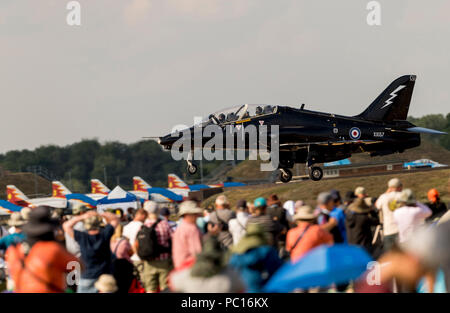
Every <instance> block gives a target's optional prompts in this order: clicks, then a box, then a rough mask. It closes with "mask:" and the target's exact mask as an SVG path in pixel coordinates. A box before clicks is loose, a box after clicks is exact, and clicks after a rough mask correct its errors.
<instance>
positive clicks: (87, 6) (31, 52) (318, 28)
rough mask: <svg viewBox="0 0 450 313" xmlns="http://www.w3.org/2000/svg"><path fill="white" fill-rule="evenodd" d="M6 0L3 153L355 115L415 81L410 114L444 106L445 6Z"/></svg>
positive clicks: (448, 84) (449, 18) (0, 78)
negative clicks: (214, 115) (221, 125)
mask: <svg viewBox="0 0 450 313" xmlns="http://www.w3.org/2000/svg"><path fill="white" fill-rule="evenodd" d="M68 2H69V1H66V0H39V1H33V0H27V1H25V0H1V2H0V101H1V112H2V116H1V117H2V122H1V123H0V133H1V135H2V141H1V145H0V152H5V151H8V150H11V149H24V148H28V149H32V148H35V147H37V146H39V145H43V144H70V143H73V142H75V141H78V140H80V139H82V138H93V137H98V138H99V139H101V140H102V141H104V140H120V141H123V142H134V141H138V140H140V139H141V138H142V137H143V136H157V135H162V134H165V133H166V132H168V131H170V129H171V128H172V126H174V125H175V124H180V123H184V124H192V121H193V120H192V117H193V116H195V115H197V116H198V115H201V116H205V115H208V113H210V112H214V111H217V110H219V109H221V108H224V107H228V106H232V105H236V104H242V103H267V104H290V105H295V106H298V105H300V104H301V103H306V107H307V108H308V109H313V110H319V111H328V112H333V113H338V114H344V115H353V114H358V113H360V112H361V111H363V110H364V108H365V107H366V106H367V105H369V104H370V102H371V101H372V100H373V99H374V98H375V97H376V96H377V95H378V94H379V93H380V92H381V91H382V90H383V89H384V88H385V87H386V86H387V85H388V84H389V83H390V82H391V81H392V80H394V79H395V78H397V77H398V76H400V75H403V74H416V75H417V76H418V78H417V82H416V87H415V91H414V94H413V100H412V103H411V107H410V114H411V115H413V116H421V115H424V114H429V113H448V112H449V111H450V110H449V103H450V64H449V63H450V62H449V56H450V41H449V38H450V2H449V1H445V0H433V1H423V0H415V1H412V0H401V1H400V0H396V1H390V0H389V1H388V0H380V1H379V2H380V4H381V22H382V25H381V26H368V25H367V23H366V16H367V14H368V11H367V9H366V4H367V3H368V2H369V1H363V0H346V1H323V0H310V1H301V0H277V1H274V0H220V1H219V0H127V1H126V0H121V1H111V0H80V1H79V2H80V3H81V24H82V25H81V26H68V25H67V24H66V15H67V13H68V10H67V9H66V4H67V3H68Z"/></svg>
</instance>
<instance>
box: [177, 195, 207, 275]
mask: <svg viewBox="0 0 450 313" xmlns="http://www.w3.org/2000/svg"><path fill="white" fill-rule="evenodd" d="M202 213H203V210H202V209H201V208H199V207H198V206H197V203H196V202H195V201H190V200H187V201H184V202H182V203H181V205H180V210H179V212H178V215H179V216H180V217H181V218H183V221H182V222H181V223H180V225H179V226H178V227H177V229H176V230H175V232H174V233H173V237H172V259H173V265H174V267H175V269H178V268H180V267H182V266H184V265H185V263H189V262H193V261H194V260H195V256H196V255H197V254H198V253H200V252H201V251H202V234H201V232H200V230H199V229H198V227H197V224H196V221H197V218H198V217H200V216H201V214H202Z"/></svg>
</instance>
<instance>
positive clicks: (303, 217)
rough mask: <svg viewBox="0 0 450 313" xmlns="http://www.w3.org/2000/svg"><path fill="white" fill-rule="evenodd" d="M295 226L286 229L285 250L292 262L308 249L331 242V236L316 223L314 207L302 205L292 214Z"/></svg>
mask: <svg viewBox="0 0 450 313" xmlns="http://www.w3.org/2000/svg"><path fill="white" fill-rule="evenodd" d="M294 221H295V222H296V224H297V227H295V228H292V229H290V230H289V231H288V233H287V236H286V251H288V252H289V253H290V258H291V261H292V262H295V261H297V260H298V259H300V258H301V257H302V256H303V255H305V254H306V253H307V252H308V251H310V250H312V249H313V248H315V247H318V246H320V245H323V244H333V236H331V234H330V233H329V232H328V231H326V230H324V229H323V228H321V227H320V226H319V225H317V224H316V215H315V214H314V209H313V208H311V207H310V206H307V205H305V206H302V207H300V208H299V209H298V210H297V213H296V214H295V215H294Z"/></svg>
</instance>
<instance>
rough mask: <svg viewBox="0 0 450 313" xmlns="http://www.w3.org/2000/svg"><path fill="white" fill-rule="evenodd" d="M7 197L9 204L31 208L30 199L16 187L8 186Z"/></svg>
mask: <svg viewBox="0 0 450 313" xmlns="http://www.w3.org/2000/svg"><path fill="white" fill-rule="evenodd" d="M6 197H7V199H8V201H9V202H11V203H14V204H16V205H20V206H29V205H30V202H28V200H30V199H28V197H27V196H26V195H25V194H24V193H23V192H22V191H21V190H20V189H19V188H17V187H16V186H14V185H8V186H6Z"/></svg>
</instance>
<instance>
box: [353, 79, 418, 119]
mask: <svg viewBox="0 0 450 313" xmlns="http://www.w3.org/2000/svg"><path fill="white" fill-rule="evenodd" d="M415 81H416V75H404V76H401V77H399V78H397V79H396V80H394V81H393V82H392V83H391V84H390V85H389V86H388V87H387V88H386V89H385V90H384V91H383V92H382V93H381V94H380V95H379V96H378V97H377V98H376V99H375V100H374V101H373V102H372V103H371V104H370V105H369V107H367V109H366V110H365V111H364V112H362V113H361V114H359V115H357V116H356V117H358V118H362V119H365V120H373V121H393V120H406V118H407V116H408V110H409V104H410V102H411V97H412V93H413V90H414V83H415Z"/></svg>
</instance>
